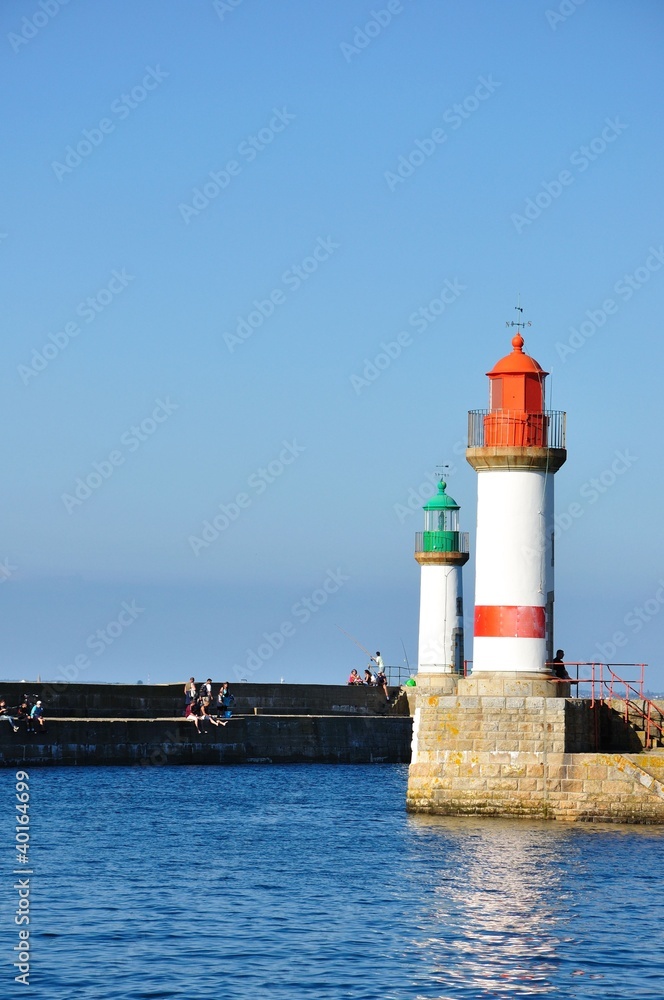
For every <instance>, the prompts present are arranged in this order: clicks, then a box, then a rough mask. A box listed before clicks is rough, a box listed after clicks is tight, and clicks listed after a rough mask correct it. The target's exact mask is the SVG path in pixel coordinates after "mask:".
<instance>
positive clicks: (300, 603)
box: [233, 569, 350, 681]
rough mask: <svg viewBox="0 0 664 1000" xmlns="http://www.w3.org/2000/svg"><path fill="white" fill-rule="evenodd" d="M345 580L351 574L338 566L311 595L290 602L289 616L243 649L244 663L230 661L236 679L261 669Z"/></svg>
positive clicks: (241, 678)
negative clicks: (347, 573) (251, 646)
mask: <svg viewBox="0 0 664 1000" xmlns="http://www.w3.org/2000/svg"><path fill="white" fill-rule="evenodd" d="M348 580H350V577H349V576H346V574H345V573H342V571H341V569H336V570H331V569H328V570H327V575H326V577H325V579H324V580H323V582H322V584H321V585H320V587H316V589H315V590H314V591H312V593H311V594H307V595H305V596H303V597H300V598H299V600H297V601H296V602H295V603H294V604H293V605H292V607H291V609H290V615H291V617H290V618H287V619H286V620H285V621H282V622H281V624H280V625H279V626H278V627H277V628H276V629H275V631H274V632H263V634H262V637H261V638H262V639H263V640H264V641H263V642H260V643H259V644H258V645H257V646H256V648H255V649H247V650H246V659H245V662H244V664H243V665H240V664H239V663H234V664H233V673H234V675H235V677H236V679H237V680H239V681H243V680H246V679H247V676H248V675H250V674H255V673H256V671H257V670H260V669H261V667H262V666H263V665H264V664H265V663H267V662H268V660H271V659H272V657H273V656H274V654H275V653H276V652H278V651H279V650H280V649H281V648H282V647H283V645H284V643H285V642H286V640H287V639H291V638H292V637H293V636H294V635H295V633H296V632H297V628H298V625H300V626H301V625H306V624H307V622H309V621H310V620H311V619H312V618H313V616H314V615H316V614H317V613H318V612H319V611H320V609H321V608H322V607H324V606H325V605H326V604H327V602H328V601H329V599H330V597H331V596H332V595H333V594H336V593H338V592H339V591H340V590H341V588H342V587H343V585H344V583H347V581H348ZM293 619H294V621H293Z"/></svg>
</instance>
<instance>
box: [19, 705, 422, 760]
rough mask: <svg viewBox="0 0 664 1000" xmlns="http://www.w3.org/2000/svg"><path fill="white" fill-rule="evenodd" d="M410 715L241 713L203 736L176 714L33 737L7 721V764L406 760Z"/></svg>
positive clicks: (54, 728)
mask: <svg viewBox="0 0 664 1000" xmlns="http://www.w3.org/2000/svg"><path fill="white" fill-rule="evenodd" d="M410 742H411V719H410V718H409V717H408V716H396V715H395V716H384V717H381V716H361V715H352V716H336V717H335V716H331V715H328V716H306V715H301V714H298V715H293V716H288V715H250V716H233V718H232V719H231V720H230V721H229V723H228V725H226V726H219V727H215V726H213V725H212V724H210V723H209V722H208V723H205V724H204V731H203V733H201V734H200V735H199V734H198V733H197V731H196V727H195V726H194V724H193V723H191V722H187V721H186V720H184V719H183V718H182V717H181V716H179V717H175V718H171V719H140V720H139V719H95V718H92V719H66V718H63V719H50V720H49V721H48V723H47V730H46V732H39V733H36V734H35V735H27V734H26V733H25V732H24V731H23V730H21V731H20V732H19V733H16V734H15V733H13V732H12V728H11V726H9V725H6V724H5V725H3V726H0V765H1V766H4V767H18V766H22V767H36V766H54V765H55V766H58V765H80V764H124V765H127V764H130V765H139V766H144V767H149V766H151V765H154V766H159V765H165V764H294V763H319V764H323V763H330V764H371V763H387V764H406V763H408V761H409V760H410Z"/></svg>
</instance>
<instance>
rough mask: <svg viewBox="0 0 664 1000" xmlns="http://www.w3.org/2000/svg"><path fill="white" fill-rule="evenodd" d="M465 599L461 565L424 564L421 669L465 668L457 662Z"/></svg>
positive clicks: (436, 671) (446, 670)
mask: <svg viewBox="0 0 664 1000" xmlns="http://www.w3.org/2000/svg"><path fill="white" fill-rule="evenodd" d="M462 601H463V594H462V583H461V567H460V566H453V565H452V566H450V565H441V564H434V565H429V566H426V565H424V566H422V567H421V586H420V629H419V646H418V671H421V672H423V673H430V674H450V673H454V672H455V670H459V669H461V667H462V663H459V662H455V660H456V661H458V660H459V659H460V657H459V656H457V655H456V654H455V636H456V635H457V634H459V635H461V636H462V635H463V604H462ZM457 629H461V633H457V632H455V630H457ZM461 648H462V647H461Z"/></svg>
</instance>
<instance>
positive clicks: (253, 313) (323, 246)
mask: <svg viewBox="0 0 664 1000" xmlns="http://www.w3.org/2000/svg"><path fill="white" fill-rule="evenodd" d="M340 247H341V244H340V243H335V242H334V240H333V239H332V237H331V236H326V237H325V238H323V237H322V236H319V237H318V239H317V240H316V243H315V245H314V248H313V250H312V251H311V254H309V255H308V256H306V257H303V258H302V260H301V261H300V262H299V263H297V264H291V266H290V267H289V268H288V269H287V270H286V271H284V273H283V274H282V275H281V284H282V285H283V286H284V287H285V288H286V289H287V290H288V291H289V292H297V291H298V289H299V288H301V286H302V285H303V284H304V282H305V281H308V280H309V278H310V277H311V275H312V274H315V273H316V271H317V270H318V268H319V267H320V265H321V264H322V263H323V262H324V261H326V260H329V259H330V257H331V256H332V255H333V254H334V253H336V251H337V250H339V248H340ZM287 298H288V295H287V294H286V292H285V291H284V290H283V288H280V287H278V286H277V287H276V288H273V289H272V291H271V292H269V293H268V294H267V295H266V297H265V298H263V299H254V300H253V302H252V303H251V304H252V306H253V308H252V309H250V311H249V312H248V313H247V314H246V316H237V324H236V326H235V331H234V332H230V333H229V332H228V331H226V332H225V333H224V343H225V344H226V347H227V348H228V350H229V352H230V353H231V354H232V353H233V351H234V350H235V349H236V348H237V347H239V346H240V345H241V344H244V342H245V341H247V340H249V337H251V335H252V334H253V333H254V332H255V331H256V330H259V329H260V328H261V327H262V325H263V323H264V322H265V320H266V319H269V318H270V317H271V316H273V315H274V313H275V310H277V309H278V308H279V306H283V305H284V303H285V302H286V300H287Z"/></svg>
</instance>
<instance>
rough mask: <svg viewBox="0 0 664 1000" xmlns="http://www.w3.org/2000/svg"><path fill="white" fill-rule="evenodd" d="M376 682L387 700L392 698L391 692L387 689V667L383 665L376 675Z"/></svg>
mask: <svg viewBox="0 0 664 1000" xmlns="http://www.w3.org/2000/svg"><path fill="white" fill-rule="evenodd" d="M376 684H377V685H378V687H379V688H381V690H382V691H383V693H384V694H385V698H386V699H387V701H389V700H390V692H389V691H388V690H387V675H386V673H385V667H381V668H380V670H379V671H378V673H377V675H376Z"/></svg>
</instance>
